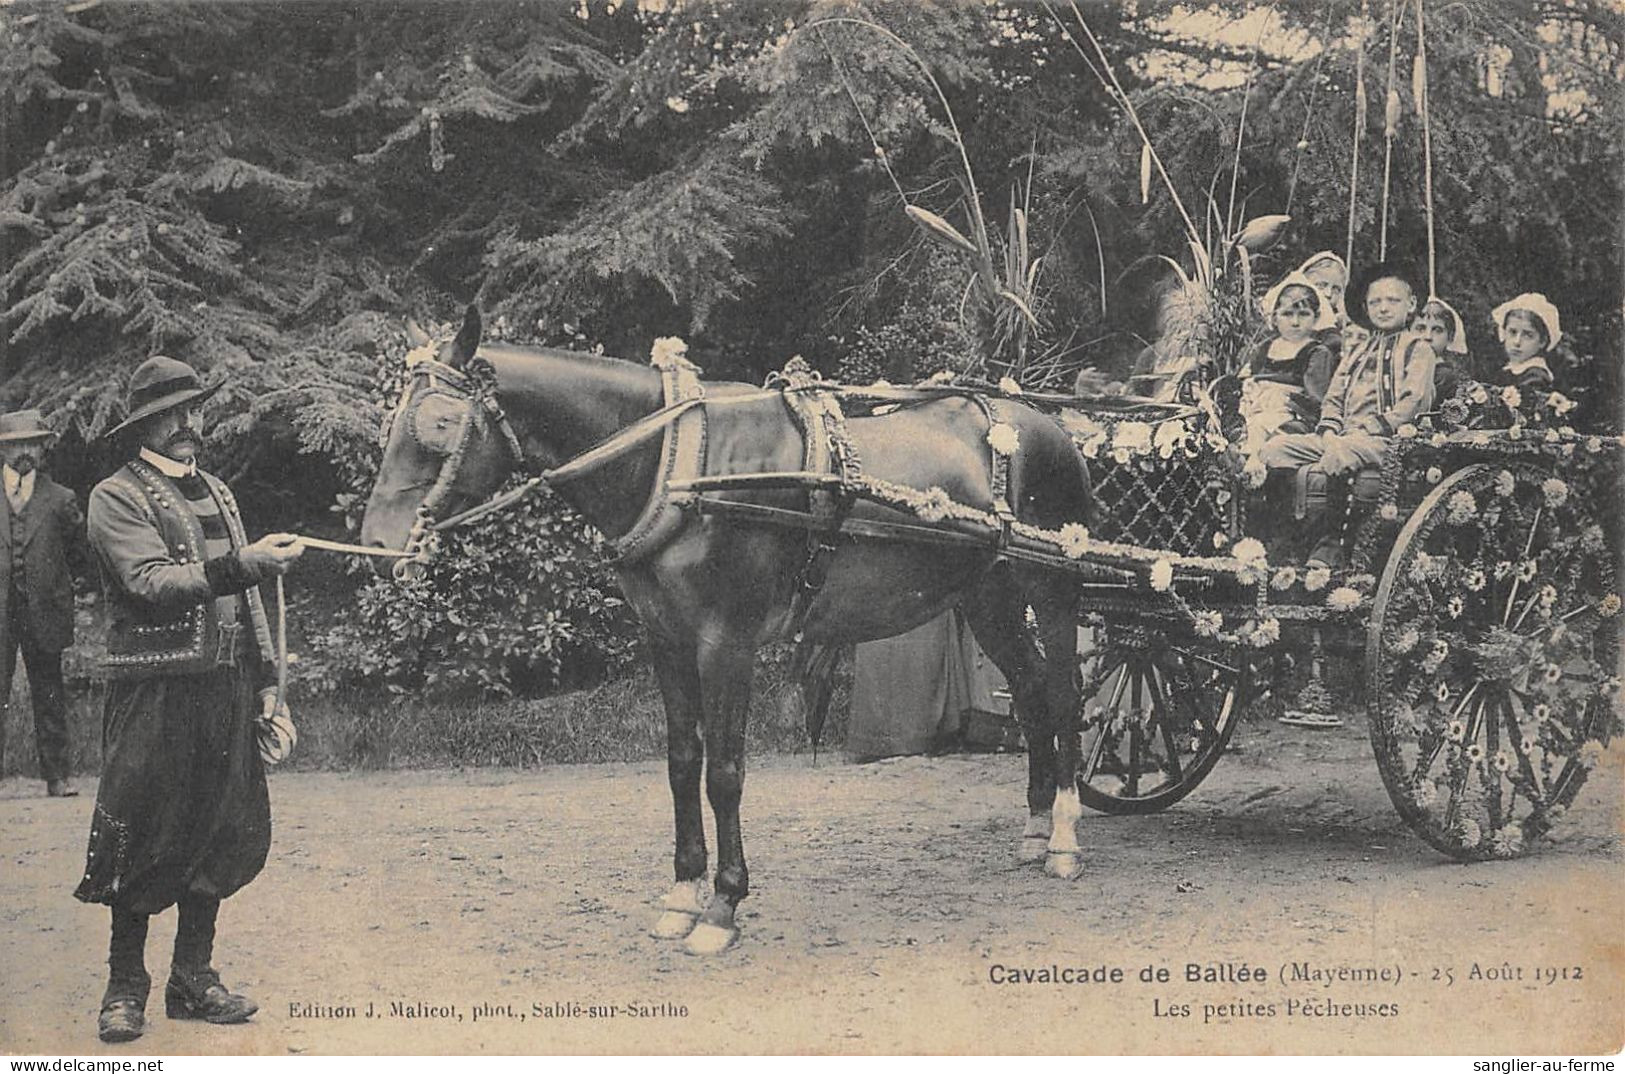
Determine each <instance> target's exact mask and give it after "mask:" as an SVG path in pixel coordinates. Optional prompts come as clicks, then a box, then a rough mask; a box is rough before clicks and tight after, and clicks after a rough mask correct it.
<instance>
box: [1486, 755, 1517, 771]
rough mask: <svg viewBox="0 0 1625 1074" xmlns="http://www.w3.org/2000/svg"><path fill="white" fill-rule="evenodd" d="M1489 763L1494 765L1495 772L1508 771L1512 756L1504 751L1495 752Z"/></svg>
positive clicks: (1510, 766)
mask: <svg viewBox="0 0 1625 1074" xmlns="http://www.w3.org/2000/svg"><path fill="white" fill-rule="evenodd" d="M1490 763H1491V764H1493V765H1495V770H1496V771H1497V772H1506V771H1509V770H1510V769H1511V768H1512V754H1510V753H1508V752H1507V751H1506V750H1496V751H1495V756H1494V758H1492V759H1491V761H1490Z"/></svg>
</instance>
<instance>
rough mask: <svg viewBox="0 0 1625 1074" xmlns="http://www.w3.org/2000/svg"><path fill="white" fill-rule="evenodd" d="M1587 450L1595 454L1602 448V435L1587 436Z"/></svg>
mask: <svg viewBox="0 0 1625 1074" xmlns="http://www.w3.org/2000/svg"><path fill="white" fill-rule="evenodd" d="M1586 450H1587V451H1589V452H1591V454H1593V455H1595V454H1597V453H1598V452H1600V451H1601V450H1602V437H1600V436H1592V437H1587V438H1586Z"/></svg>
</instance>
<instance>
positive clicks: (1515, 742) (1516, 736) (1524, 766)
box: [1506, 693, 1546, 808]
mask: <svg viewBox="0 0 1625 1074" xmlns="http://www.w3.org/2000/svg"><path fill="white" fill-rule="evenodd" d="M1515 696H1516V695H1514V694H1512V693H1509V694H1508V695H1507V703H1506V718H1507V737H1508V738H1509V739H1511V742H1512V753H1513V756H1515V757H1517V759H1518V770H1519V771H1520V772H1522V773H1523V777H1524V778H1525V779H1527V780H1528V781H1529V786H1530V789H1531V791H1532V795H1531V800H1532V801H1533V802H1534V803H1535V804H1536V805H1537V806H1538V807H1542V808H1544V807H1545V805H1546V790H1545V788H1543V787H1542V786H1541V785H1540V775H1539V773H1537V772H1536V771H1535V764H1534V762H1533V761H1531V760H1530V759H1529V754H1528V753H1527V752H1525V751H1524V748H1523V728H1522V727H1521V726H1520V725H1519V723H1518V717H1517V716H1516V715H1515V714H1514V713H1513V710H1512V701H1513V698H1514V697H1515Z"/></svg>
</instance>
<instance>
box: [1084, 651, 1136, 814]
mask: <svg viewBox="0 0 1625 1074" xmlns="http://www.w3.org/2000/svg"><path fill="white" fill-rule="evenodd" d="M1114 671H1115V672H1116V674H1117V682H1116V684H1115V685H1114V686H1113V687H1112V699H1111V700H1110V701H1109V702H1107V703H1106V705H1105V706H1104V707H1103V708H1102V709H1101V710H1100V733H1099V734H1097V735H1096V736H1095V741H1094V743H1093V744H1092V745H1091V746H1090V747H1089V757H1088V759H1087V760H1085V761H1084V765H1083V773H1082V775H1081V777H1080V778H1081V779H1082V780H1083V781H1084V782H1085V783H1087V782H1089V781H1090V780H1092V779H1094V778H1095V772H1096V771H1097V770H1098V769H1099V767H1100V758H1101V754H1102V753H1104V752H1105V748H1106V742H1107V740H1108V739H1109V738H1110V737H1111V732H1112V724H1113V723H1114V722H1116V717H1117V708H1118V705H1119V704H1121V703H1122V700H1123V687H1124V685H1125V682H1126V680H1127V679H1128V661H1126V660H1125V661H1123V662H1122V663H1121V664H1118V665H1117V666H1116V667H1115V668H1113V669H1111V670H1109V671H1107V672H1106V674H1105V675H1103V676H1101V679H1102V681H1104V680H1105V679H1107V678H1110V677H1111V675H1112V673H1113V672H1114Z"/></svg>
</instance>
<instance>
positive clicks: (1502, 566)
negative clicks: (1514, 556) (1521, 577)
mask: <svg viewBox="0 0 1625 1074" xmlns="http://www.w3.org/2000/svg"><path fill="white" fill-rule="evenodd" d="M1511 573H1512V563H1511V562H1510V561H1509V560H1505V559H1503V560H1502V561H1501V562H1499V563H1497V564H1496V565H1495V571H1494V574H1495V580H1496V581H1497V582H1499V581H1503V580H1505V578H1506V576H1507V575H1509V574H1511Z"/></svg>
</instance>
